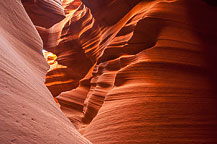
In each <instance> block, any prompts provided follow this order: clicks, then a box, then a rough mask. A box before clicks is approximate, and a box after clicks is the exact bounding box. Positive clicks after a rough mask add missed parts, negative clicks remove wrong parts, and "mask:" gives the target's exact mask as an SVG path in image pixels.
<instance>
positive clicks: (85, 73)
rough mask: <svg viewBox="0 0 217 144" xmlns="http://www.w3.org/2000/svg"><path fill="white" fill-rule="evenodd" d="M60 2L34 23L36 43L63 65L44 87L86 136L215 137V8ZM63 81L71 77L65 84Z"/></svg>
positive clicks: (177, 1)
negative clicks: (46, 20) (45, 22)
mask: <svg viewBox="0 0 217 144" xmlns="http://www.w3.org/2000/svg"><path fill="white" fill-rule="evenodd" d="M62 6H63V9H64V12H65V16H66V18H65V19H63V20H62V21H61V22H59V23H57V24H55V25H54V26H53V27H51V28H49V29H46V28H45V27H43V26H41V27H38V26H37V29H38V31H39V33H40V35H41V37H42V39H43V42H44V48H45V49H46V50H48V51H50V52H53V53H54V54H56V55H57V59H56V61H57V62H58V64H60V65H63V66H65V67H67V68H66V69H62V70H61V71H58V69H53V70H51V71H49V72H48V74H47V81H48V83H47V86H48V88H49V90H50V91H51V92H52V93H53V95H54V96H57V95H58V96H57V99H58V100H59V103H60V105H61V108H62V111H63V112H64V113H65V114H66V115H67V116H68V117H69V119H70V120H71V121H72V123H74V124H75V126H76V128H77V129H78V130H79V131H80V132H81V133H82V134H83V135H84V136H85V137H86V138H88V139H89V140H90V141H91V142H93V143H96V144H97V143H99V144H111V143H130V144H131V143H162V144H164V143H165V144H169V143H180V144H192V143H206V144H214V143H217V138H216V134H217V117H216V113H217V110H216V102H217V97H216V90H215V89H216V87H215V83H216V80H217V79H216V76H215V75H216V73H217V71H216V68H215V67H214V66H215V62H216V54H217V52H216V51H217V50H216V47H217V45H216V40H217V35H216V32H217V27H216V25H217V22H216V20H215V19H214V18H215V17H216V15H217V9H216V7H213V6H210V5H208V4H207V3H205V2H204V1H202V0H191V1H188V0H155V1H146V0H134V1H130V0H124V1H123V0H105V1H101V0H82V1H80V0H75V1H73V0H63V1H62ZM67 70H68V72H67ZM60 73H61V76H62V77H61V78H60V76H59V74H60ZM66 73H68V75H66ZM68 80H73V81H74V82H75V83H74V84H72V83H68V84H67V86H66V82H67V81H68ZM49 83H50V84H49ZM52 84H53V85H52ZM76 86H78V87H77V88H75V87H76ZM65 87H67V89H65ZM69 89H72V90H69ZM67 90H68V91H67ZM61 92H62V93H61ZM54 93H55V94H54ZM60 93H61V94H60ZM59 94H60V95H59Z"/></svg>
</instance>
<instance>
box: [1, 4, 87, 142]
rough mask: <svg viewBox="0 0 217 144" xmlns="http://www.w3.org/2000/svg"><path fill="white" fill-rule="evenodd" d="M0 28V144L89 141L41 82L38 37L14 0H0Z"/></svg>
mask: <svg viewBox="0 0 217 144" xmlns="http://www.w3.org/2000/svg"><path fill="white" fill-rule="evenodd" d="M0 32H1V33H0V107H1V112H0V143H1V144H54V143H55V144H70V143H73V144H88V143H90V142H89V141H88V140H86V139H85V138H84V137H83V136H81V134H79V132H78V131H77V130H76V129H75V127H74V126H73V125H72V123H71V122H70V121H69V120H68V119H67V118H66V117H65V116H64V114H63V113H62V112H61V110H60V109H59V108H58V106H57V104H56V103H55V102H54V100H53V97H52V95H51V94H50V92H49V91H48V89H47V88H46V86H45V84H44V78H45V74H46V71H47V70H48V64H47V63H46V61H45V59H44V57H43V55H42V46H43V45H42V41H41V39H40V37H39V34H38V33H37V31H36V29H35V27H34V25H33V24H32V22H31V20H30V19H29V17H28V15H27V14H26V12H25V10H24V8H23V6H22V3H21V2H20V1H19V0H7V1H0Z"/></svg>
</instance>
